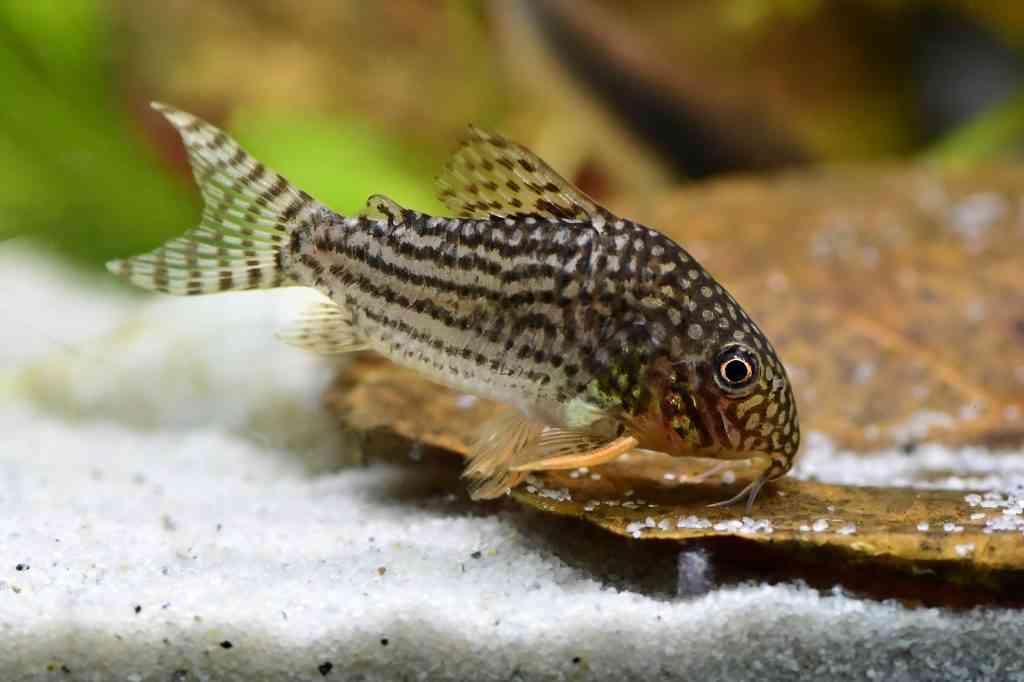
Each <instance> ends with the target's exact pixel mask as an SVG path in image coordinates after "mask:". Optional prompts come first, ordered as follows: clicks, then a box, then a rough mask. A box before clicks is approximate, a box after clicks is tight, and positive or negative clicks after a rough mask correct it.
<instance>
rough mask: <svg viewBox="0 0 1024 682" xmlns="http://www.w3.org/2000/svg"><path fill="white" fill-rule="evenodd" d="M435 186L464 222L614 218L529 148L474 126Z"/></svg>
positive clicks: (446, 165) (470, 128)
mask: <svg viewBox="0 0 1024 682" xmlns="http://www.w3.org/2000/svg"><path fill="white" fill-rule="evenodd" d="M437 184H438V186H439V187H440V190H441V194H440V197H441V201H443V202H444V203H445V205H446V206H448V208H450V209H451V210H452V211H454V212H455V214H456V215H458V216H459V217H462V218H480V219H487V218H516V217H527V216H532V217H536V218H544V219H548V220H593V219H595V218H597V217H598V216H604V217H609V216H610V213H609V212H608V211H607V209H605V208H603V207H601V206H600V205H598V203H597V202H596V201H594V200H593V199H591V198H590V197H588V196H587V195H586V194H585V193H584V192H582V191H581V190H579V189H578V188H576V187H574V186H573V185H572V183H570V182H569V181H568V180H566V179H565V178H563V177H562V176H560V175H559V174H558V173H556V172H555V171H554V170H552V169H551V167H550V166H549V165H547V164H546V163H544V161H542V160H541V159H540V158H538V157H537V155H535V154H534V153H533V152H531V151H530V150H529V149H527V148H526V147H523V146H522V145H518V144H516V143H515V142H512V141H510V140H507V139H505V138H504V137H502V136H501V135H496V134H494V133H488V132H486V131H483V130H481V129H480V128H477V127H475V126H470V127H469V133H468V135H467V137H466V139H465V140H464V141H463V143H462V145H461V146H460V147H459V148H458V150H456V152H455V153H454V154H452V157H451V159H449V161H448V163H447V164H445V167H444V172H443V173H442V174H441V176H440V177H438V179H437Z"/></svg>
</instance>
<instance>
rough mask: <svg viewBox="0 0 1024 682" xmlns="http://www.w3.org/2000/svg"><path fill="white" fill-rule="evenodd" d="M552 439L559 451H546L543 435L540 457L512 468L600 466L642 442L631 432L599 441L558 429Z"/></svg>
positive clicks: (539, 449)
mask: <svg viewBox="0 0 1024 682" xmlns="http://www.w3.org/2000/svg"><path fill="white" fill-rule="evenodd" d="M569 434H572V436H576V437H575V438H573V437H572V436H570V435H569ZM545 435H547V434H545ZM551 440H552V441H553V442H552V443H551V445H554V444H555V443H558V444H559V445H560V447H558V449H557V450H555V451H554V452H544V450H545V448H544V445H545V443H544V438H541V446H540V448H538V452H539V454H540V455H541V456H540V457H539V458H537V459H534V460H531V461H528V462H525V463H523V464H518V465H516V466H514V467H512V471H517V472H522V471H552V470H556V469H576V468H578V467H584V466H585V467H591V466H597V465H598V464H604V463H606V462H611V461H612V460H614V459H616V458H617V457H619V456H620V455H624V454H625V453H627V452H629V451H630V450H634V449H636V448H637V446H639V445H640V441H638V440H637V439H636V437H634V436H632V435H628V434H627V435H624V436H620V437H618V438H616V439H614V440H611V441H604V442H596V441H594V440H593V439H591V438H587V437H586V434H575V433H574V432H572V431H563V432H559V433H558V434H557V436H553V437H552V439H551Z"/></svg>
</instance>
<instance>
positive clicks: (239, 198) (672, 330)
mask: <svg viewBox="0 0 1024 682" xmlns="http://www.w3.org/2000/svg"><path fill="white" fill-rule="evenodd" d="M157 108H158V109H159V110H161V111H162V112H163V113H164V114H165V116H167V118H168V119H169V120H170V121H171V123H173V124H174V125H175V126H176V127H177V128H178V130H179V132H180V133H181V135H182V138H183V140H184V142H185V145H186V147H187V148H188V150H189V153H190V160H191V162H192V166H193V170H194V172H195V176H196V179H197V182H198V184H199V186H200V188H201V190H202V192H203V196H204V203H205V208H204V213H203V218H202V221H201V223H200V225H199V226H198V227H197V228H195V229H194V230H192V231H191V232H189V233H187V234H186V235H185V236H184V237H181V238H179V239H177V240H173V241H171V242H169V243H167V244H165V245H164V246H162V247H161V248H159V249H157V250H156V251H154V252H152V253H150V254H145V255H143V256H137V257H135V258H131V259H127V260H124V261H116V262H113V263H111V264H110V266H109V267H110V269H111V270H112V271H113V272H115V273H116V274H119V275H121V276H122V277H125V278H126V279H128V280H129V281H131V282H133V283H135V284H137V285H139V286H142V287H144V288H149V289H153V290H158V291H165V292H168V293H178V294H205V293H212V292H215V291H224V290H233V289H251V288H270V287H276V286H307V287H312V288H315V289H317V290H318V291H320V292H321V293H323V294H324V295H325V296H326V297H327V298H328V299H329V301H330V302H329V303H326V302H325V303H323V304H321V305H318V306H316V307H315V308H314V309H313V310H312V311H310V312H308V313H307V314H306V315H304V316H303V317H302V318H300V320H299V321H298V322H297V323H296V324H295V325H293V326H292V327H291V328H290V329H288V330H285V331H284V332H283V333H282V338H284V339H285V340H286V341H289V342H291V343H293V344H295V345H298V346H301V347H305V348H309V349H312V350H316V351H320V352H345V351H348V350H356V349H371V350H373V351H376V352H377V353H380V354H382V355H384V356H386V357H388V358H390V359H391V360H393V361H395V362H396V363H399V364H402V365H404V366H407V367H411V368H413V369H416V370H418V371H420V372H422V373H423V374H425V375H427V376H429V377H430V378H432V379H434V380H435V381H438V382H439V383H443V384H446V385H448V386H451V387H453V388H456V389H458V390H460V391H464V392H468V393H472V394H474V395H478V396H480V397H485V398H490V399H493V400H497V401H499V402H502V403H504V404H506V405H509V406H511V407H512V408H513V409H511V410H509V411H508V412H507V413H505V414H503V415H502V416H500V417H498V418H497V419H496V420H495V421H494V422H492V423H490V424H487V425H485V426H484V428H483V430H482V437H481V441H480V443H479V444H478V446H477V447H476V449H475V451H474V455H473V457H472V459H471V463H470V465H469V467H468V468H467V475H468V476H469V477H470V478H471V479H473V491H474V495H475V496H476V497H493V496H496V495H498V494H502V493H503V492H505V491H507V490H508V489H509V487H511V486H513V485H515V484H516V483H517V482H518V481H519V480H520V479H521V478H523V477H524V476H525V475H526V473H528V472H529V471H531V470H537V469H546V468H568V467H574V466H579V465H581V463H599V462H600V461H607V460H608V459H612V458H614V457H616V456H618V454H621V453H622V452H626V451H628V450H629V449H633V448H648V449H655V450H661V451H664V452H667V453H669V454H673V455H696V456H702V457H717V458H750V457H766V458H768V460H769V462H770V463H769V467H768V468H767V469H766V471H765V473H764V474H763V475H762V477H761V478H760V479H758V481H756V482H755V484H756V487H755V485H754V484H752V486H751V487H749V489H748V490H745V491H744V493H741V495H742V494H746V493H748V492H749V500H748V504H749V503H752V502H753V498H754V496H755V495H756V494H757V490H758V489H759V488H760V485H761V484H763V483H764V482H765V481H767V480H769V479H771V478H775V477H778V476H780V475H782V474H784V473H785V472H786V471H788V469H789V467H790V465H791V462H792V459H793V456H794V455H795V453H796V450H797V447H798V445H799V427H798V422H797V415H796V405H795V403H794V401H793V396H792V393H791V389H790V386H789V381H788V379H787V377H786V373H785V369H784V368H783V366H782V364H781V362H780V361H779V359H778V357H777V356H776V354H775V351H774V349H773V348H772V347H771V344H770V343H769V342H768V340H767V339H766V338H765V337H764V335H763V334H762V332H761V331H760V329H759V328H758V327H757V325H756V324H755V323H754V322H753V321H751V320H750V318H749V316H748V315H747V314H746V313H745V312H744V311H743V309H742V307H741V306H740V305H739V304H738V303H737V302H736V301H735V300H734V299H733V298H732V296H731V295H730V294H729V293H728V292H727V291H726V290H725V289H724V288H723V287H722V286H721V285H720V284H719V283H718V282H716V281H715V280H714V278H713V277H712V276H711V275H710V274H709V273H708V272H707V271H705V270H704V268H703V267H701V266H700V264H698V263H697V262H696V260H695V259H694V258H693V257H692V256H691V255H690V254H689V253H687V252H686V251H685V250H684V249H683V248H682V247H681V246H679V245H678V244H676V243H675V242H674V241H672V240H671V239H669V238H667V237H666V236H664V235H663V234H661V233H660V232H658V231H656V230H653V229H651V228H648V227H645V226H643V225H639V224H637V223H634V222H632V221H630V220H626V219H624V218H620V217H618V216H615V215H614V214H612V213H611V212H610V211H608V210H607V209H605V208H603V207H601V206H600V205H598V204H597V203H596V202H594V201H593V200H592V199H591V198H589V197H587V196H586V195H585V194H583V193H582V192H580V191H579V190H578V189H576V188H575V187H573V186H572V185H570V184H569V183H568V182H566V181H565V180H564V179H562V178H561V177H560V176H558V174H557V173H555V172H554V171H553V170H551V169H550V168H549V167H548V166H547V165H546V164H544V162H543V161H541V160H540V159H538V158H537V157H535V156H534V155H533V154H532V153H530V152H529V151H528V150H526V149H525V148H523V147H520V146H519V145H516V144H514V143H512V142H510V141H508V140H506V139H504V138H502V137H500V136H497V135H492V134H489V133H485V132H483V131H480V130H477V129H471V131H470V136H469V139H468V140H467V142H466V143H465V144H464V145H463V146H462V147H461V148H460V150H459V151H458V152H456V154H455V155H454V156H453V158H452V160H451V162H450V163H449V164H448V166H447V167H446V170H445V173H444V175H443V176H442V177H441V178H440V184H441V187H442V193H441V196H442V199H443V200H444V201H445V203H446V204H447V205H448V206H449V207H450V208H451V209H452V210H453V212H454V213H456V216H457V217H438V216H431V215H427V214H424V213H419V212H416V211H413V210H410V209H407V208H404V207H402V206H399V205H398V204H396V203H395V202H393V201H391V200H390V199H387V198H386V197H383V196H380V195H376V196H373V197H371V198H370V199H369V200H368V202H367V209H366V211H365V212H364V213H363V214H362V215H359V216H354V217H348V216H342V215H339V214H338V213H335V212H334V211H332V210H330V209H329V208H327V207H325V206H323V205H322V204H320V203H319V202H317V201H316V200H315V199H313V198H312V197H311V196H309V195H308V194H306V193H304V192H302V191H301V190H297V189H296V188H294V187H292V186H291V185H290V184H289V183H288V182H287V180H285V179H284V178H283V177H282V176H280V175H279V174H277V173H276V172H274V171H271V170H269V169H267V168H266V167H265V166H263V164H261V163H259V162H258V161H256V160H255V159H253V158H252V157H251V156H249V155H248V154H247V153H245V152H244V151H243V150H242V148H241V147H240V146H239V145H238V144H237V143H236V142H234V140H232V139H231V138H230V137H228V136H227V135H226V134H225V133H223V132H222V131H220V130H218V129H216V128H215V127H213V126H211V125H209V124H207V123H205V122H203V121H202V120H200V119H198V118H196V117H193V116H191V115H189V114H186V113H184V112H181V111H178V110H175V109H172V108H170V107H166V106H163V105H158V106H157Z"/></svg>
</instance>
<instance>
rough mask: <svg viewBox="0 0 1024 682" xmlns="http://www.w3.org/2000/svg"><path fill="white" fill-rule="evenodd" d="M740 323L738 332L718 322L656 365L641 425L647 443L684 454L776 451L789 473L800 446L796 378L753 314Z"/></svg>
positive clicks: (738, 455)
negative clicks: (712, 329) (677, 353)
mask: <svg viewBox="0 0 1024 682" xmlns="http://www.w3.org/2000/svg"><path fill="white" fill-rule="evenodd" d="M744 317H745V316H744ZM741 319H743V318H741ZM739 326H740V327H741V329H740V330H739V333H736V331H735V330H733V329H726V328H724V327H725V325H722V328H717V325H716V333H713V334H707V335H702V337H701V339H700V341H701V343H699V344H691V345H690V346H689V347H687V348H686V349H685V351H684V352H683V353H682V354H681V355H682V356H681V357H673V356H671V355H666V356H663V357H661V358H659V359H658V360H656V361H655V362H653V363H652V365H651V367H650V369H649V372H648V377H647V379H648V382H647V383H648V389H649V394H648V395H649V401H648V403H647V412H646V418H645V419H643V422H642V423H643V426H642V427H641V428H640V429H639V430H640V431H641V441H642V443H643V444H644V445H643V446H644V447H649V448H651V449H656V450H660V451H662V452H666V453H668V454H671V455H676V456H696V457H709V458H715V459H748V458H752V457H770V458H772V459H773V460H776V461H777V462H778V463H779V464H778V466H779V467H782V468H784V469H785V470H787V471H788V469H789V467H790V465H791V464H792V460H793V458H794V457H795V455H796V452H797V449H798V447H799V445H800V425H799V419H798V416H797V407H796V402H795V400H794V398H793V391H792V387H791V385H790V382H789V377H788V376H787V374H786V370H785V367H783V365H782V362H781V361H780V360H779V357H778V355H777V354H776V352H775V349H774V348H773V347H772V345H771V343H769V341H768V340H767V339H766V338H765V337H764V336H763V335H762V334H761V332H760V330H759V329H758V328H757V327H756V326H755V325H753V323H751V322H749V318H746V320H745V321H744V322H741V323H739Z"/></svg>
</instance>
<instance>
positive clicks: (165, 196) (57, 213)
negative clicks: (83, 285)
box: [0, 0, 189, 262]
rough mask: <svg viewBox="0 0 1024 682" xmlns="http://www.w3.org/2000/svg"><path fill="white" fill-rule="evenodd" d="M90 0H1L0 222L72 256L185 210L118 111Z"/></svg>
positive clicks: (99, 6)
mask: <svg viewBox="0 0 1024 682" xmlns="http://www.w3.org/2000/svg"><path fill="white" fill-rule="evenodd" d="M104 7H105V4H103V3H99V2H96V1H94V0H64V1H62V2H59V3H58V2H18V0H8V1H7V2H3V3H0V87H2V90H3V92H5V93H9V95H10V98H9V99H8V100H7V104H8V106H5V107H0V158H2V159H3V162H2V163H0V224H2V225H3V226H4V229H3V234H4V235H6V236H11V235H15V234H17V235H29V236H31V237H32V238H33V239H35V240H37V241H40V242H42V243H44V244H46V245H48V246H51V247H53V248H55V249H57V250H59V251H61V252H63V253H65V254H67V255H69V256H72V257H75V258H77V259H78V260H80V261H87V262H89V261H91V262H97V261H102V260H104V259H106V258H109V257H112V256H114V255H118V254H121V253H123V252H124V251H125V250H131V249H137V248H142V247H145V246H148V245H150V244H151V243H152V242H153V241H154V240H155V239H156V238H158V237H159V236H160V235H166V234H170V233H171V232H172V231H173V229H174V226H175V225H180V223H181V221H183V220H186V219H187V218H188V214H189V205H188V201H187V200H186V199H185V198H184V197H185V196H186V195H185V194H184V193H183V192H182V191H180V190H179V189H178V188H176V187H175V186H174V185H173V184H171V183H169V182H168V181H167V178H166V174H164V173H161V172H159V170H158V167H157V165H156V164H155V163H154V158H153V155H152V154H151V153H150V154H147V153H146V151H145V148H144V146H143V145H141V144H140V143H139V140H138V138H137V136H136V134H135V133H134V131H133V130H132V128H131V126H130V125H129V122H128V120H127V119H126V116H125V114H124V113H123V112H122V111H121V110H120V109H119V108H118V107H117V99H116V97H115V91H114V87H113V83H112V79H111V78H110V76H109V74H110V71H111V64H110V55H109V52H108V50H109V44H110V37H111V36H110V27H109V17H108V16H107V15H106V13H105V11H104Z"/></svg>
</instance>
